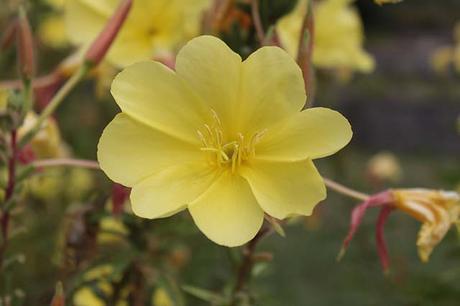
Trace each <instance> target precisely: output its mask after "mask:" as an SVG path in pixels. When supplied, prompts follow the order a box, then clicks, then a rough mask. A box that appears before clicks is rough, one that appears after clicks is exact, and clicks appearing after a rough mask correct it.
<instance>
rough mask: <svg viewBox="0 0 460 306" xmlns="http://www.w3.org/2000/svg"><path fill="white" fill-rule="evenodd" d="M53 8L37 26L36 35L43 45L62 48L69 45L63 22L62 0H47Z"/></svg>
mask: <svg viewBox="0 0 460 306" xmlns="http://www.w3.org/2000/svg"><path fill="white" fill-rule="evenodd" d="M46 3H47V4H48V5H49V6H50V7H51V8H52V9H53V11H52V12H51V14H50V15H48V16H46V17H45V18H44V19H43V21H42V22H41V23H40V25H39V27H38V35H39V37H40V40H41V41H42V42H43V43H45V45H47V46H50V47H53V48H64V47H67V46H68V45H69V40H68V39H67V33H66V30H65V22H64V0H47V1H46Z"/></svg>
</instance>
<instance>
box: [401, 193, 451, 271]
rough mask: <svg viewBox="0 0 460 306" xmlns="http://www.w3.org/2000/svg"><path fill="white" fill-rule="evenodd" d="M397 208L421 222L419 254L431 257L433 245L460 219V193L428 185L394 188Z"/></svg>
mask: <svg viewBox="0 0 460 306" xmlns="http://www.w3.org/2000/svg"><path fill="white" fill-rule="evenodd" d="M393 195H394V197H395V202H394V205H395V206H396V208H398V209H400V210H402V211H404V212H406V213H407V214H409V215H410V216H412V217H413V218H415V219H417V220H418V221H420V222H422V223H423V225H422V227H421V228H420V231H419V233H418V239H417V247H418V254H419V257H420V259H421V260H422V261H424V262H426V261H428V259H429V257H430V254H431V252H432V251H433V249H434V247H435V246H436V245H438V243H439V242H441V240H442V239H443V238H444V236H445V235H446V234H447V232H448V231H449V229H450V228H451V226H452V225H458V224H459V222H460V196H459V194H458V193H456V192H448V191H440V190H429V189H398V190H395V191H393Z"/></svg>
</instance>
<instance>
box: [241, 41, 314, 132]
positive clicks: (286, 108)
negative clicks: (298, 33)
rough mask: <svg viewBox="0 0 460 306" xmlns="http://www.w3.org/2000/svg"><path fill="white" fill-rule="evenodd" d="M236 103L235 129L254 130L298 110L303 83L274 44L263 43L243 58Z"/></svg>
mask: <svg viewBox="0 0 460 306" xmlns="http://www.w3.org/2000/svg"><path fill="white" fill-rule="evenodd" d="M242 76H243V80H242V82H241V86H242V88H241V95H242V97H241V98H240V99H239V101H238V103H239V105H238V106H237V107H238V109H239V112H238V116H236V117H235V118H234V120H235V121H239V122H240V123H239V124H238V126H239V130H242V131H246V132H248V133H254V132H257V131H259V130H261V129H263V128H265V127H267V126H269V125H272V124H273V123H275V122H277V121H280V120H281V119H284V118H287V117H289V116H292V115H294V114H295V113H297V112H299V111H300V110H301V109H302V107H303V106H304V104H305V101H306V95H305V85H304V81H303V77H302V71H301V70H300V68H299V66H298V65H297V63H296V62H295V61H294V60H293V59H292V58H291V57H290V56H289V54H287V53H286V51H284V50H282V49H281V48H278V47H264V48H260V49H258V50H257V51H256V52H254V53H253V54H251V55H250V56H249V57H248V59H247V60H245V61H244V62H243V73H242Z"/></svg>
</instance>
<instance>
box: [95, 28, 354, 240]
mask: <svg viewBox="0 0 460 306" xmlns="http://www.w3.org/2000/svg"><path fill="white" fill-rule="evenodd" d="M112 95H113V96H114V98H115V100H116V102H117V103H118V105H119V106H120V108H121V110H122V113H121V114H118V115H117V116H116V117H115V119H114V120H113V121H112V122H111V123H110V124H109V125H108V126H107V127H106V129H105V130H104V132H103V134H102V136H101V139H100V141H99V145H98V160H99V162H100V166H101V168H102V169H103V170H104V171H105V173H106V174H107V175H108V176H109V177H110V178H111V179H112V180H113V181H115V182H117V183H120V184H122V185H125V186H128V187H132V192H131V203H132V209H133V211H134V213H135V214H136V215H138V216H141V217H144V218H151V219H153V218H162V217H167V216H171V215H172V214H175V213H177V212H179V211H181V210H184V209H186V208H188V210H189V212H190V213H191V215H192V217H193V219H194V221H195V223H196V224H197V226H198V227H199V228H200V229H201V231H202V232H203V233H204V234H205V235H206V236H207V237H208V238H210V239H211V240H213V241H214V242H216V243H218V244H222V245H226V246H238V245H242V244H244V243H246V242H247V241H249V240H250V239H252V238H253V237H254V236H255V235H256V233H257V232H258V230H259V229H260V227H261V225H262V222H263V219H264V212H265V213H267V214H269V215H270V216H273V217H275V218H277V219H284V218H286V217H289V216H291V215H296V214H298V215H310V214H311V213H312V210H313V208H314V207H315V205H316V204H317V203H318V202H319V201H321V200H323V199H324V198H325V197H326V189H325V186H324V182H323V180H322V178H321V176H320V175H319V173H318V171H317V170H316V168H315V166H314V165H313V162H312V159H315V158H321V157H325V156H328V155H331V154H333V153H335V152H337V151H338V150H339V149H341V148H342V147H344V146H345V145H346V144H347V143H348V142H349V141H350V139H351V136H352V131H351V127H350V124H349V123H348V121H347V120H346V119H345V118H344V117H343V116H342V115H341V114H339V113H338V112H335V111H332V110H330V109H327V108H320V107H318V108H311V109H307V110H305V111H301V110H302V108H303V106H304V104H305V101H306V94H305V87H304V82H303V78H302V72H301V70H300V68H299V66H298V65H297V64H296V63H295V61H294V60H293V59H292V58H291V57H290V56H289V55H288V54H287V53H286V52H285V51H283V50H282V49H280V48H278V47H264V48H261V49H259V50H257V51H256V52H254V53H253V54H252V55H251V56H249V58H248V59H246V60H245V61H244V62H243V61H242V60H241V57H240V56H239V55H238V54H236V53H234V52H233V51H232V50H231V49H230V48H229V47H228V46H227V45H226V44H225V43H224V42H222V41H221V40H219V39H218V38H216V37H212V36H201V37H198V38H195V39H193V40H191V41H190V42H189V43H188V44H187V45H186V46H184V47H183V48H182V50H181V51H180V52H179V54H178V55H177V62H176V71H172V70H171V69H169V68H167V67H166V66H164V65H162V64H160V63H158V62H153V61H146V62H140V63H137V64H134V65H132V66H129V67H128V68H126V69H125V70H124V71H122V72H121V73H120V74H119V75H118V76H117V77H116V78H115V80H114V82H113V84H112Z"/></svg>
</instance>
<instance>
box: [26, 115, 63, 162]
mask: <svg viewBox="0 0 460 306" xmlns="http://www.w3.org/2000/svg"><path fill="white" fill-rule="evenodd" d="M37 118H38V116H37V115H36V114H35V113H33V112H29V113H28V114H27V115H26V118H25V119H24V124H23V125H22V126H21V127H20V129H19V130H18V136H19V138H21V137H23V136H24V135H25V134H27V133H28V132H29V131H30V129H31V128H33V127H34V125H35V123H36V122H37ZM30 146H31V148H32V151H33V152H34V154H35V156H36V157H37V158H54V157H58V156H59V155H60V153H61V134H60V132H59V128H58V126H57V124H56V121H55V120H54V119H53V118H49V119H48V120H46V121H45V122H44V123H43V126H42V128H41V129H40V131H39V132H38V133H37V134H36V135H35V136H34V138H33V139H32V140H31V142H30Z"/></svg>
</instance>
